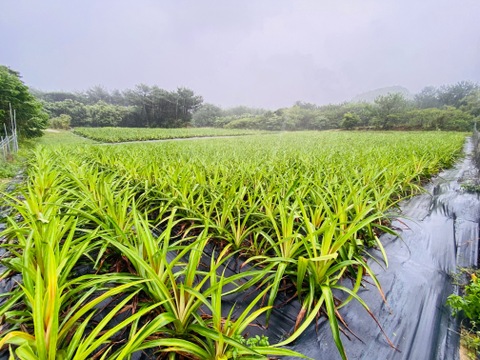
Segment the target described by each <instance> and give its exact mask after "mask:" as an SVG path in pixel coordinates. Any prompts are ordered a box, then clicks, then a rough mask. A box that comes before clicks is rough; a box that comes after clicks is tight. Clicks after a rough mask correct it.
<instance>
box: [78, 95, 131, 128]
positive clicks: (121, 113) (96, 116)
mask: <svg viewBox="0 0 480 360" xmlns="http://www.w3.org/2000/svg"><path fill="white" fill-rule="evenodd" d="M129 111H130V108H128V107H125V106H117V105H111V104H107V103H106V102H105V101H98V102H97V103H96V104H94V105H90V106H87V115H88V123H89V124H90V126H96V127H97V126H98V127H102V126H114V127H115V126H118V125H119V124H120V123H121V122H122V121H123V119H124V118H125V117H126V116H127V115H128V113H129Z"/></svg>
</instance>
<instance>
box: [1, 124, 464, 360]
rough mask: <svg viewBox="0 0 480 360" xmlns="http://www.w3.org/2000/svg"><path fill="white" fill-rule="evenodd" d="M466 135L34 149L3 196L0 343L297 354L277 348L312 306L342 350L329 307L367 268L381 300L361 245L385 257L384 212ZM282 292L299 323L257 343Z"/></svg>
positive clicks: (182, 353) (104, 354)
mask: <svg viewBox="0 0 480 360" xmlns="http://www.w3.org/2000/svg"><path fill="white" fill-rule="evenodd" d="M60 134H61V135H62V136H63V135H64V133H60ZM65 134H68V133H65ZM51 135H54V134H51ZM68 136H73V135H68ZM463 141H464V136H463V135H462V134H459V133H413V132H412V133H401V132H398V133H380V132H376V133H355V132H322V133H314V132H298V133H281V134H269V135H257V136H254V137H231V138H217V139H209V140H207V141H204V142H202V143H201V146H200V145H199V143H198V142H194V141H183V142H165V143H148V144H125V145H122V146H116V147H106V146H97V145H90V144H87V143H85V144H84V145H82V144H75V146H63V145H56V146H40V147H39V148H38V149H37V150H35V151H34V152H33V154H32V156H31V157H30V158H29V161H28V168H27V173H28V179H27V181H26V183H25V184H24V185H23V187H22V188H21V189H19V190H18V193H17V194H11V195H9V194H4V197H6V198H7V199H8V200H7V201H8V202H9V204H10V205H11V207H12V208H13V209H14V211H13V213H12V216H11V217H9V218H8V226H7V229H6V230H4V231H3V233H2V234H0V236H4V237H5V242H4V243H3V244H2V245H1V246H2V247H3V248H4V249H5V250H6V251H8V256H5V257H4V258H3V259H2V260H1V261H2V264H3V265H4V266H6V267H7V272H6V273H5V274H4V275H3V276H2V278H7V277H9V276H12V275H14V274H21V276H22V285H21V287H18V288H16V289H13V290H12V291H11V292H10V293H7V294H4V295H3V298H4V299H5V301H4V302H3V303H1V305H0V318H1V319H2V322H3V324H4V325H3V328H2V337H1V338H0V347H1V346H5V347H9V348H10V349H11V352H12V353H15V354H16V356H17V357H18V358H20V359H31V358H39V359H53V358H56V357H57V358H58V356H61V357H63V358H65V359H91V358H95V357H96V358H103V359H124V358H129V356H130V355H131V354H132V353H133V352H135V351H139V350H148V349H150V350H151V351H155V352H157V355H158V356H160V357H161V358H170V359H174V358H178V359H182V358H191V359H218V360H220V359H253V358H259V359H260V358H266V356H274V357H276V356H282V355H289V356H298V357H301V355H300V354H296V353H294V352H292V351H290V350H288V349H287V348H285V346H287V345H289V344H292V343H293V342H294V341H295V340H296V339H297V338H298V337H299V336H300V334H301V333H302V332H303V331H304V330H305V329H306V328H307V327H308V326H311V325H312V324H313V323H314V322H315V321H316V319H317V317H318V316H319V315H320V314H321V313H323V314H326V315H327V316H328V320H329V323H330V327H331V331H332V334H333V338H334V340H335V342H336V345H337V347H338V350H339V352H340V354H341V356H342V357H343V358H346V354H345V350H344V348H343V345H342V343H341V341H340V325H339V323H340V322H341V320H342V319H341V312H339V310H340V309H341V308H342V307H344V306H346V305H348V303H349V302H351V301H352V300H353V301H358V302H359V303H360V304H361V305H362V306H363V307H364V308H365V310H366V311H369V312H370V310H369V308H368V304H366V303H365V302H364V301H363V300H362V299H361V298H360V297H359V295H358V293H357V292H358V290H359V289H360V287H361V286H362V279H363V277H364V276H365V275H368V276H369V277H370V279H369V281H372V282H373V283H374V284H376V286H377V287H378V290H379V293H380V295H379V296H383V294H382V291H381V287H380V284H378V282H377V281H376V278H375V275H374V274H373V273H372V271H371V270H370V268H369V266H368V265H367V262H366V256H369V255H368V254H367V253H366V249H368V248H369V247H371V246H375V247H377V248H378V249H379V250H380V251H381V253H382V254H383V257H384V259H383V260H384V261H385V263H387V258H386V254H385V253H384V251H383V247H382V244H381V243H380V241H379V239H378V235H379V233H380V232H384V231H391V230H389V229H388V228H387V227H386V225H388V216H389V213H391V211H392V210H393V209H394V208H395V206H396V204H398V202H399V201H400V200H401V199H403V198H405V197H407V196H410V195H412V194H414V193H416V192H418V191H419V184H420V183H421V182H422V181H423V180H425V179H426V178H428V177H429V176H431V175H433V174H435V173H437V172H438V171H439V170H440V169H441V168H444V167H448V166H451V165H452V164H453V162H454V160H455V159H456V157H457V156H459V155H460V153H461V149H462V146H463ZM345 144H348V146H345ZM139 154H141V155H139ZM17 214H18V215H20V216H19V217H18V216H16V215H17ZM380 260H381V259H380ZM232 266H234V268H235V269H236V270H237V271H236V272H233V273H232V272H230V271H227V267H230V268H231V267H232ZM252 289H256V292H255V293H252ZM334 293H336V294H338V293H344V294H345V296H343V297H342V298H343V299H344V300H343V302H340V301H339V300H338V298H337V296H334ZM232 297H233V298H239V299H243V301H241V302H239V303H237V304H235V305H232V303H231V299H232ZM288 298H296V299H298V301H299V302H300V304H301V310H300V311H299V313H298V314H297V322H296V325H295V329H292V333H291V334H288V335H287V336H286V337H285V338H284V339H271V338H269V339H266V338H264V337H262V336H261V335H262V334H261V333H258V332H259V331H260V330H261V328H259V327H258V326H253V325H254V324H257V323H260V324H263V325H267V324H268V319H269V318H270V317H271V316H272V313H273V312H275V311H276V309H277V308H279V307H281V301H282V300H281V299H288ZM119 314H120V315H121V317H120V318H117V316H118V315H119ZM114 318H117V320H114ZM257 334H258V337H257ZM392 351H393V350H392Z"/></svg>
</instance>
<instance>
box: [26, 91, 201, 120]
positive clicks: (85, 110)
mask: <svg viewBox="0 0 480 360" xmlns="http://www.w3.org/2000/svg"><path fill="white" fill-rule="evenodd" d="M33 93H34V94H35V96H36V97H37V98H38V99H39V100H40V101H41V102H42V104H43V106H44V108H45V110H46V112H47V113H48V114H49V115H50V118H51V124H52V125H53V126H54V127H70V126H71V127H76V126H92V127H103V126H125V127H162V128H175V127H184V126H188V125H189V124H190V122H191V119H192V113H193V112H194V111H195V110H196V109H197V108H198V107H199V106H200V105H201V104H202V102H203V98H202V97H201V96H199V95H196V94H195V93H194V92H193V91H192V90H190V89H188V88H184V87H181V88H178V89H177V90H175V91H167V90H164V89H161V88H159V87H158V86H156V85H154V86H148V85H145V84H139V85H137V86H135V88H134V89H128V90H125V91H119V90H113V91H111V92H110V91H108V90H106V89H105V88H103V87H102V86H95V87H92V88H91V89H88V90H87V91H84V92H77V93H71V92H43V91H39V90H34V91H33Z"/></svg>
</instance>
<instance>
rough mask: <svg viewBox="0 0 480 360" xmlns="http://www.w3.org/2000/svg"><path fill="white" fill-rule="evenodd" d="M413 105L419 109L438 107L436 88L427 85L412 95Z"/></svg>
mask: <svg viewBox="0 0 480 360" xmlns="http://www.w3.org/2000/svg"><path fill="white" fill-rule="evenodd" d="M414 102H415V106H416V107H418V108H420V109H429V108H436V107H440V106H441V105H440V100H439V98H438V90H437V89H436V88H435V87H434V86H427V87H425V88H423V89H422V91H420V92H419V93H418V94H416V95H415V96H414Z"/></svg>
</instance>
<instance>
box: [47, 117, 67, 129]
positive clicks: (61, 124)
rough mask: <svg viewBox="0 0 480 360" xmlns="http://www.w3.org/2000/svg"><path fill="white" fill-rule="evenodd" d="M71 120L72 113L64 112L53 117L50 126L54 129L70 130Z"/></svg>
mask: <svg viewBox="0 0 480 360" xmlns="http://www.w3.org/2000/svg"><path fill="white" fill-rule="evenodd" d="M71 122H72V118H71V116H70V115H67V114H62V115H60V116H59V117H55V118H51V119H50V121H49V126H50V127H51V128H52V129H62V130H68V129H70V125H71Z"/></svg>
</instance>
